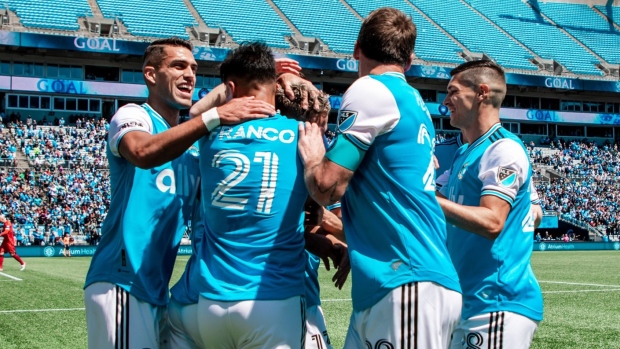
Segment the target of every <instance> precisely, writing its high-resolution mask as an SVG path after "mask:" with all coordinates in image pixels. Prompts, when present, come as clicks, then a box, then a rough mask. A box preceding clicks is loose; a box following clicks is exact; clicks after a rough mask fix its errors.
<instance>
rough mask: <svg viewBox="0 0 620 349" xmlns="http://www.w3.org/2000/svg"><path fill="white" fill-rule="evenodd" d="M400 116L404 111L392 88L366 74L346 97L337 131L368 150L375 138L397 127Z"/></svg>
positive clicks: (343, 101) (348, 91)
mask: <svg viewBox="0 0 620 349" xmlns="http://www.w3.org/2000/svg"><path fill="white" fill-rule="evenodd" d="M399 119H400V112H399V110H398V106H397V105H396V100H395V99H394V96H393V95H392V93H391V92H390V90H389V89H388V88H387V87H386V86H385V85H384V84H383V83H381V82H380V81H378V80H376V79H373V78H371V77H364V78H361V79H359V80H358V81H356V82H355V83H354V84H353V85H351V87H350V88H349V89H348V90H347V92H346V93H345V94H344V96H343V97H342V104H341V107H340V111H339V112H338V128H337V131H338V132H339V133H342V134H344V135H345V136H346V137H347V138H348V139H350V140H351V141H352V142H353V143H354V144H355V145H356V146H358V147H359V148H361V149H362V150H368V148H369V147H370V145H372V143H373V142H374V140H375V137H377V136H379V135H382V134H384V133H387V132H389V131H391V130H393V129H394V127H396V124H397V123H398V120H399Z"/></svg>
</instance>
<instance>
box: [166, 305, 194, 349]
mask: <svg viewBox="0 0 620 349" xmlns="http://www.w3.org/2000/svg"><path fill="white" fill-rule="evenodd" d="M168 322H169V323H170V346H171V347H172V348H174V349H198V348H202V347H203V345H202V340H201V339H200V332H199V326H198V304H188V305H186V304H179V303H177V302H175V301H174V300H173V299H171V300H170V303H169V304H168Z"/></svg>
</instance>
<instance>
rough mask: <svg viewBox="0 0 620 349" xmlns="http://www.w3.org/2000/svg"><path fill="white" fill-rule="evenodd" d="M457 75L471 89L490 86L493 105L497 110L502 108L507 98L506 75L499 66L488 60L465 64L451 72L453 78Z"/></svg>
mask: <svg viewBox="0 0 620 349" xmlns="http://www.w3.org/2000/svg"><path fill="white" fill-rule="evenodd" d="M457 75H459V77H458V79H459V81H460V82H461V83H462V84H464V85H466V86H468V87H470V88H477V87H478V86H479V85H480V84H485V83H486V84H488V85H489V88H490V89H491V98H490V102H491V104H492V105H493V107H495V108H500V107H501V105H502V102H503V101H504V97H506V75H505V74H504V69H502V67H500V66H499V64H497V63H495V62H493V61H491V60H488V59H481V60H477V61H469V62H465V63H463V64H461V65H459V66H458V67H456V68H454V69H452V71H451V72H450V76H452V77H454V76H457Z"/></svg>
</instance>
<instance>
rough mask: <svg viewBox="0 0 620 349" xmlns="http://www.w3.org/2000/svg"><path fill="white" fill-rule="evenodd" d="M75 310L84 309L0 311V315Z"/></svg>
mask: <svg viewBox="0 0 620 349" xmlns="http://www.w3.org/2000/svg"><path fill="white" fill-rule="evenodd" d="M76 310H84V308H62V309H20V310H0V314H11V313H43V312H49V311H76Z"/></svg>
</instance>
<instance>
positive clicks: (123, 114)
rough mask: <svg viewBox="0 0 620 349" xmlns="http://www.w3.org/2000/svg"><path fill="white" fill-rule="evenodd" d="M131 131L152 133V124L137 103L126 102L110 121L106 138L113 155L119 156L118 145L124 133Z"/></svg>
mask: <svg viewBox="0 0 620 349" xmlns="http://www.w3.org/2000/svg"><path fill="white" fill-rule="evenodd" d="M131 131H141V132H147V133H149V134H150V133H152V132H153V124H152V122H151V118H150V117H149V114H148V113H147V112H146V110H144V108H142V107H141V106H139V105H137V104H127V105H125V106H123V107H122V108H120V109H119V110H118V111H117V112H116V114H114V117H112V120H111V121H110V129H109V133H108V140H109V143H110V151H111V152H112V154H113V155H114V156H117V157H120V156H121V155H120V153H119V152H118V145H119V144H120V142H121V139H122V138H123V136H124V135H126V134H127V133H129V132H131Z"/></svg>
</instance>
